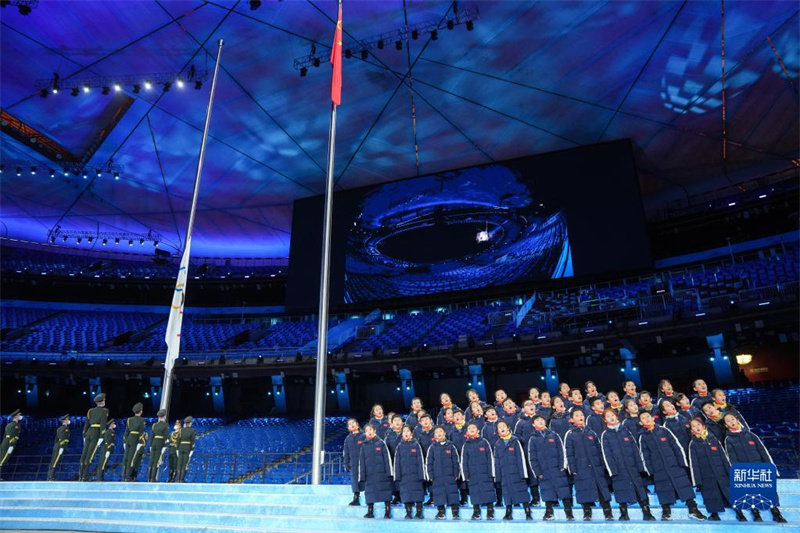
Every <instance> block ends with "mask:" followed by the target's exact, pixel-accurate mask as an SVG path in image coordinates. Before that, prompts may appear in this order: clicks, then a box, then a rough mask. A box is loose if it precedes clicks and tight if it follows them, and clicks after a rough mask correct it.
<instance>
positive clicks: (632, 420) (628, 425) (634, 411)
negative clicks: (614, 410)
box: [617, 398, 642, 437]
mask: <svg viewBox="0 0 800 533" xmlns="http://www.w3.org/2000/svg"><path fill="white" fill-rule="evenodd" d="M622 405H623V409H622V413H620V414H618V415H617V416H618V417H620V419H621V420H622V427H623V428H625V429H627V430H628V431H629V432H630V434H631V435H633V436H634V437H638V435H639V431H641V429H642V427H641V426H640V425H639V402H637V401H636V400H631V399H630V398H628V399H627V400H625V401H624V402H622Z"/></svg>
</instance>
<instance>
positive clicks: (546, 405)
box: [536, 391, 553, 420]
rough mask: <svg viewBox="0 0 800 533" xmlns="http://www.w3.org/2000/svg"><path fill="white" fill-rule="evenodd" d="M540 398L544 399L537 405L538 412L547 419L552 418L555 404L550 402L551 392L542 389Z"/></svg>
mask: <svg viewBox="0 0 800 533" xmlns="http://www.w3.org/2000/svg"><path fill="white" fill-rule="evenodd" d="M539 398H541V400H542V401H541V402H539V404H538V405H537V406H536V414H537V415H542V416H543V417H544V419H545V420H550V415H552V414H553V404H552V403H550V402H551V398H550V393H549V392H547V391H542V392H541V393H540V394H539Z"/></svg>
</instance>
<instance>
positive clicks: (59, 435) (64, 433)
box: [47, 415, 70, 481]
mask: <svg viewBox="0 0 800 533" xmlns="http://www.w3.org/2000/svg"><path fill="white" fill-rule="evenodd" d="M69 423H70V420H69V415H64V416H62V417H61V425H60V426H58V429H57V430H56V439H55V442H54V443H53V456H52V457H51V458H50V468H48V469H47V481H55V474H56V466H58V462H59V461H60V460H61V456H62V455H64V450H66V449H67V445H68V444H69Z"/></svg>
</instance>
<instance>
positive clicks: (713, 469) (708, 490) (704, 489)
mask: <svg viewBox="0 0 800 533" xmlns="http://www.w3.org/2000/svg"><path fill="white" fill-rule="evenodd" d="M691 425H692V440H691V441H690V442H689V472H690V473H691V474H692V484H693V485H694V486H695V487H697V490H699V491H700V493H701V494H702V495H703V504H704V505H705V506H706V511H708V512H709V513H710V514H709V517H708V519H709V520H719V519H720V518H719V513H721V512H722V511H724V510H725V507H731V494H730V469H731V464H730V461H729V460H728V455H727V454H726V453H725V449H724V448H723V447H722V443H721V442H720V441H718V440H717V438H716V437H715V436H714V435H712V434H711V433H709V432H708V429H707V428H706V424H705V422H703V421H702V420H700V419H699V418H693V419H692V421H691ZM735 511H736V519H737V520H739V522H747V518H745V516H744V513H742V511H741V510H739V509H735Z"/></svg>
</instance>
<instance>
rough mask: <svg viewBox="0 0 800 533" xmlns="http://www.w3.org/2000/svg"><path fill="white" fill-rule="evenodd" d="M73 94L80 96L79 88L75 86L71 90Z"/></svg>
mask: <svg viewBox="0 0 800 533" xmlns="http://www.w3.org/2000/svg"><path fill="white" fill-rule="evenodd" d="M69 94H71V95H72V96H78V88H77V87H73V88H72V90H71V91H70V92H69Z"/></svg>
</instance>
